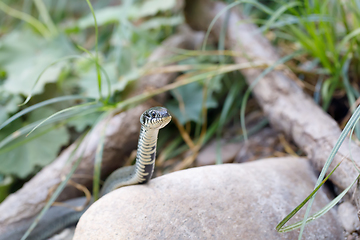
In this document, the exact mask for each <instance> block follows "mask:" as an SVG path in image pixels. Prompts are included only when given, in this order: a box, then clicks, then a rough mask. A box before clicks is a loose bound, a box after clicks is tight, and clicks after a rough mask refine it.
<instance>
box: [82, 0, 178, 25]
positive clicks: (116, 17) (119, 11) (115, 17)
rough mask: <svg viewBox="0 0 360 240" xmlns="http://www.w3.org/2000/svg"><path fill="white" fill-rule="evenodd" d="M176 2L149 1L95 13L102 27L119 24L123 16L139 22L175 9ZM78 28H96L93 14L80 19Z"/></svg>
mask: <svg viewBox="0 0 360 240" xmlns="http://www.w3.org/2000/svg"><path fill="white" fill-rule="evenodd" d="M175 5H176V0H167V1H163V0H147V1H145V2H144V4H142V5H131V6H125V5H118V6H111V7H105V8H102V9H99V10H96V11H95V15H96V19H97V24H98V26H102V25H105V24H109V23H114V22H119V21H120V19H121V17H120V16H121V15H124V14H125V15H126V18H127V19H131V20H137V19H140V18H144V17H149V16H154V15H156V14H157V13H158V12H164V11H168V10H171V9H173V8H174V7H175ZM77 26H78V27H79V28H80V29H85V28H88V27H92V26H94V18H93V16H92V15H91V14H89V15H87V16H85V17H83V18H81V19H79V21H78V22H77Z"/></svg>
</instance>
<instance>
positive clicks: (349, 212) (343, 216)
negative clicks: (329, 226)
mask: <svg viewBox="0 0 360 240" xmlns="http://www.w3.org/2000/svg"><path fill="white" fill-rule="evenodd" d="M338 215H339V218H340V221H341V223H342V225H343V227H344V229H345V230H346V232H348V233H352V232H355V231H357V230H359V229H360V222H359V218H358V216H357V210H356V208H355V206H354V205H352V204H351V203H350V202H344V203H342V204H340V206H339V208H338Z"/></svg>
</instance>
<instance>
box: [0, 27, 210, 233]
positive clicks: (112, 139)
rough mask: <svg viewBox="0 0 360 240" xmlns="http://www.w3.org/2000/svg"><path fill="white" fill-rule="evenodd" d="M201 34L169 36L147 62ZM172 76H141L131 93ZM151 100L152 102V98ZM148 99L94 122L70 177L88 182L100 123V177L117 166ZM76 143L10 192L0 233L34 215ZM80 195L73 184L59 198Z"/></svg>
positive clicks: (193, 43)
mask: <svg viewBox="0 0 360 240" xmlns="http://www.w3.org/2000/svg"><path fill="white" fill-rule="evenodd" d="M203 38H204V33H201V32H193V31H191V30H189V29H185V30H183V31H181V32H180V33H179V34H176V35H173V36H172V37H170V38H168V39H167V40H166V41H164V42H163V44H162V46H161V47H159V48H158V49H156V50H155V51H154V52H153V54H152V55H151V57H150V59H149V60H150V61H152V62H154V61H159V60H163V59H164V58H170V57H172V56H175V53H174V52H173V51H171V49H174V48H183V49H195V48H196V47H197V46H200V44H201V43H202V41H203ZM175 77H176V73H160V74H154V75H151V76H145V77H142V78H141V79H139V81H137V83H138V84H137V86H135V90H134V91H133V94H132V95H134V94H138V93H141V92H143V91H147V90H148V89H149V88H150V89H156V88H160V87H163V86H165V85H166V84H168V83H169V82H171V81H172V80H174V79H175ZM156 100H157V102H160V103H163V102H164V101H165V97H164V96H163V95H162V96H161V95H160V96H157V98H156ZM153 102H154V101H153ZM152 106H153V103H151V101H149V102H146V103H143V104H140V105H138V106H137V107H135V108H132V109H129V110H127V111H125V112H121V113H119V114H115V115H113V116H111V117H110V118H108V119H105V120H103V121H101V122H100V123H98V124H97V125H96V126H95V128H94V129H93V131H91V132H90V133H89V134H88V135H87V136H86V137H85V139H84V141H83V142H82V143H81V144H80V146H79V148H78V149H77V151H76V153H75V157H74V158H73V160H76V159H77V158H78V157H79V156H80V154H81V153H84V154H83V155H82V160H81V163H80V165H79V167H78V169H77V170H76V172H75V174H74V176H76V177H73V178H72V180H74V181H76V182H77V183H80V184H82V185H85V186H91V185H92V175H93V169H94V159H95V152H96V148H97V146H98V142H99V138H100V135H101V132H102V130H103V127H104V124H106V122H107V127H106V137H105V146H104V152H103V160H102V173H101V174H102V176H107V175H108V174H109V173H111V172H112V171H113V170H114V169H116V168H118V167H121V166H122V165H123V164H124V162H125V161H126V159H127V157H128V156H129V155H130V153H131V152H132V151H133V150H134V149H136V144H137V139H138V135H139V131H140V123H139V117H140V115H141V114H142V112H144V111H145V110H146V109H148V108H149V107H152ZM75 146H76V143H74V144H72V145H71V146H69V147H68V148H67V149H65V150H64V151H63V152H62V153H61V155H60V156H59V157H58V158H57V159H56V160H55V161H54V162H53V163H51V164H50V165H49V166H47V167H45V168H44V169H43V170H41V171H40V172H39V173H38V174H37V175H36V176H35V177H33V178H32V179H31V180H30V181H29V182H28V183H26V184H25V185H24V186H23V187H22V188H21V189H20V190H19V191H17V192H16V193H14V194H11V195H10V196H9V197H8V198H7V199H6V200H5V201H4V202H3V203H2V204H1V205H0V212H1V215H0V234H1V232H3V231H4V230H5V229H6V228H7V227H9V226H10V225H12V224H14V223H16V222H19V221H21V220H22V219H27V218H30V217H32V216H34V215H35V214H37V213H38V212H39V211H40V210H41V209H42V208H43V207H44V205H45V203H46V200H47V196H48V193H49V191H50V190H51V189H53V188H54V187H55V188H56V186H57V185H58V184H59V183H60V182H61V177H62V176H64V175H66V174H68V173H69V171H70V169H71V165H72V164H73V162H74V161H73V162H68V161H69V157H70V155H71V153H72V152H73V150H74V149H75V148H76V147H75ZM79 195H81V192H80V191H79V190H77V189H75V188H73V187H67V188H65V189H64V191H63V192H62V194H61V195H60V197H59V199H58V200H59V201H61V200H65V199H69V198H72V197H76V196H79Z"/></svg>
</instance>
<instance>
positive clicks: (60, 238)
mask: <svg viewBox="0 0 360 240" xmlns="http://www.w3.org/2000/svg"><path fill="white" fill-rule="evenodd" d="M74 233H75V227H70V228H65V229H64V230H62V231H61V232H60V233H58V234H55V235H54V236H52V237H51V238H49V239H48V240H72V239H73V237H74Z"/></svg>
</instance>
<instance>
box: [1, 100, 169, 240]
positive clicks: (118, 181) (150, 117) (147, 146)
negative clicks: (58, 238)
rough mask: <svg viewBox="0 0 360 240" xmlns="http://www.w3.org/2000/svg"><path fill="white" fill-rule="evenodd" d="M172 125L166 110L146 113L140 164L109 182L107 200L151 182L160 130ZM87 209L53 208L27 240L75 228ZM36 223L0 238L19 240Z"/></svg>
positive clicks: (40, 239) (79, 202)
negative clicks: (114, 192) (111, 194)
mask: <svg viewBox="0 0 360 240" xmlns="http://www.w3.org/2000/svg"><path fill="white" fill-rule="evenodd" d="M170 121H171V115H170V114H169V113H168V111H167V109H166V108H163V107H153V108H150V109H148V110H146V111H145V112H144V113H143V114H142V115H141V117H140V123H141V129H140V136H139V140H138V149H137V155H136V163H135V165H132V166H127V167H123V168H119V169H117V170H116V171H114V172H113V173H112V174H111V175H110V176H109V177H108V178H107V179H106V181H105V183H104V186H103V187H102V189H101V193H100V195H101V196H103V195H105V194H107V193H109V192H111V191H112V190H114V189H117V188H120V187H124V186H128V185H134V184H143V183H146V182H148V181H149V180H150V179H151V176H152V174H153V171H154V165H155V157H156V144H157V137H158V133H159V130H160V129H161V128H163V127H165V126H166V125H167V124H168V123H169V122H170ZM85 202H86V198H85V197H82V198H77V199H73V200H69V201H66V202H65V203H66V204H70V205H74V206H79V205H83V204H84V203H85ZM90 205H91V204H89V205H87V206H86V207H85V209H83V210H82V211H75V210H72V209H70V208H63V207H52V208H50V209H49V211H48V212H47V213H46V214H45V216H44V217H43V219H42V220H41V221H40V222H39V224H38V226H37V227H36V228H35V229H34V230H33V231H32V232H31V234H30V235H29V236H28V237H27V238H26V239H27V240H43V239H46V238H48V237H50V236H52V235H54V234H55V233H57V232H58V231H60V230H62V229H64V228H65V227H68V226H71V225H75V224H76V223H77V222H78V221H79V219H80V217H81V216H82V214H83V213H84V212H85V211H86V210H87V209H88V208H89V206H90ZM32 221H33V220H32V219H30V220H29V221H27V222H26V223H24V224H21V225H20V226H16V228H14V229H9V231H7V232H6V233H5V234H2V235H1V236H0V240H18V239H20V238H21V237H22V235H23V234H24V233H25V231H26V230H27V229H28V228H29V226H30V224H31V223H32Z"/></svg>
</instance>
